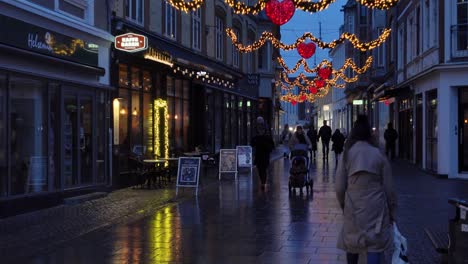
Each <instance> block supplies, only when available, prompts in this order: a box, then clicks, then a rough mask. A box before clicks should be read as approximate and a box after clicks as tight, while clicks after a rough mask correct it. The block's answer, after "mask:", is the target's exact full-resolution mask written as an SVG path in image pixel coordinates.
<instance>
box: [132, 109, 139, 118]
mask: <svg viewBox="0 0 468 264" xmlns="http://www.w3.org/2000/svg"><path fill="white" fill-rule="evenodd" d="M132 115H134V116H137V115H138V111H137V109H136V107H135V109H133V112H132Z"/></svg>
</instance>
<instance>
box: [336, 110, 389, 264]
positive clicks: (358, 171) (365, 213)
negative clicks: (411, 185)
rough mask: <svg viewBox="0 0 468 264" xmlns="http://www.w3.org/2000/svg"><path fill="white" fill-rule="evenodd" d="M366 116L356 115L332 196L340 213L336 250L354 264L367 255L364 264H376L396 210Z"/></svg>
mask: <svg viewBox="0 0 468 264" xmlns="http://www.w3.org/2000/svg"><path fill="white" fill-rule="evenodd" d="M371 133H372V132H371V128H370V125H369V121H368V119H367V116H363V115H360V116H358V118H357V120H356V122H355V123H354V127H353V129H352V131H351V135H350V137H349V138H348V140H347V141H346V143H345V147H344V152H343V155H342V157H341V158H340V161H339V162H338V169H337V172H336V184H335V188H336V196H337V199H338V202H339V204H340V206H341V209H342V210H343V215H344V217H343V219H344V222H343V227H342V230H341V232H340V234H339V237H338V243H337V247H338V248H339V249H342V250H344V251H346V252H347V254H346V258H347V261H348V264H357V263H358V259H359V253H365V252H367V263H368V264H379V263H380V259H381V257H382V254H383V252H384V251H385V250H387V249H390V247H392V246H393V222H394V221H395V211H396V207H397V201H396V195H395V191H394V189H393V179H392V172H391V166H390V163H389V162H388V160H387V158H386V157H385V155H384V154H383V153H381V151H380V150H379V148H378V146H377V143H376V142H375V140H374V139H373V138H372V136H371V135H372V134H371Z"/></svg>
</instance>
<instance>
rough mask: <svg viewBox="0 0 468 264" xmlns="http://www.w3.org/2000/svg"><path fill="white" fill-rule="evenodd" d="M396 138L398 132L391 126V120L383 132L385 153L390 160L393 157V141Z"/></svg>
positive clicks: (394, 141)
mask: <svg viewBox="0 0 468 264" xmlns="http://www.w3.org/2000/svg"><path fill="white" fill-rule="evenodd" d="M397 138H398V132H397V131H396V130H395V129H394V128H393V124H392V122H389V123H388V125H387V129H386V130H385V132H384V139H385V153H386V154H387V157H389V158H390V159H391V160H393V159H394V158H395V145H396V144H395V143H396V140H397Z"/></svg>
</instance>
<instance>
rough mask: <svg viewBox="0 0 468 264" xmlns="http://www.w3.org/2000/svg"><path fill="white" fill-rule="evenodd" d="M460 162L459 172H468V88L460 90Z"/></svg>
mask: <svg viewBox="0 0 468 264" xmlns="http://www.w3.org/2000/svg"><path fill="white" fill-rule="evenodd" d="M458 98H459V105H458V109H459V113H458V116H459V118H458V127H459V135H458V161H459V171H460V172H462V171H465V172H466V171H468V88H466V87H465V88H460V89H459V94H458Z"/></svg>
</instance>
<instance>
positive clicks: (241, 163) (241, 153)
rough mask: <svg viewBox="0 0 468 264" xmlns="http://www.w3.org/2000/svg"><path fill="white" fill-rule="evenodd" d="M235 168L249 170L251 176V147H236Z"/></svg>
mask: <svg viewBox="0 0 468 264" xmlns="http://www.w3.org/2000/svg"><path fill="white" fill-rule="evenodd" d="M236 150H237V166H238V167H239V168H250V174H252V167H253V166H252V147H251V146H237V147H236Z"/></svg>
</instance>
